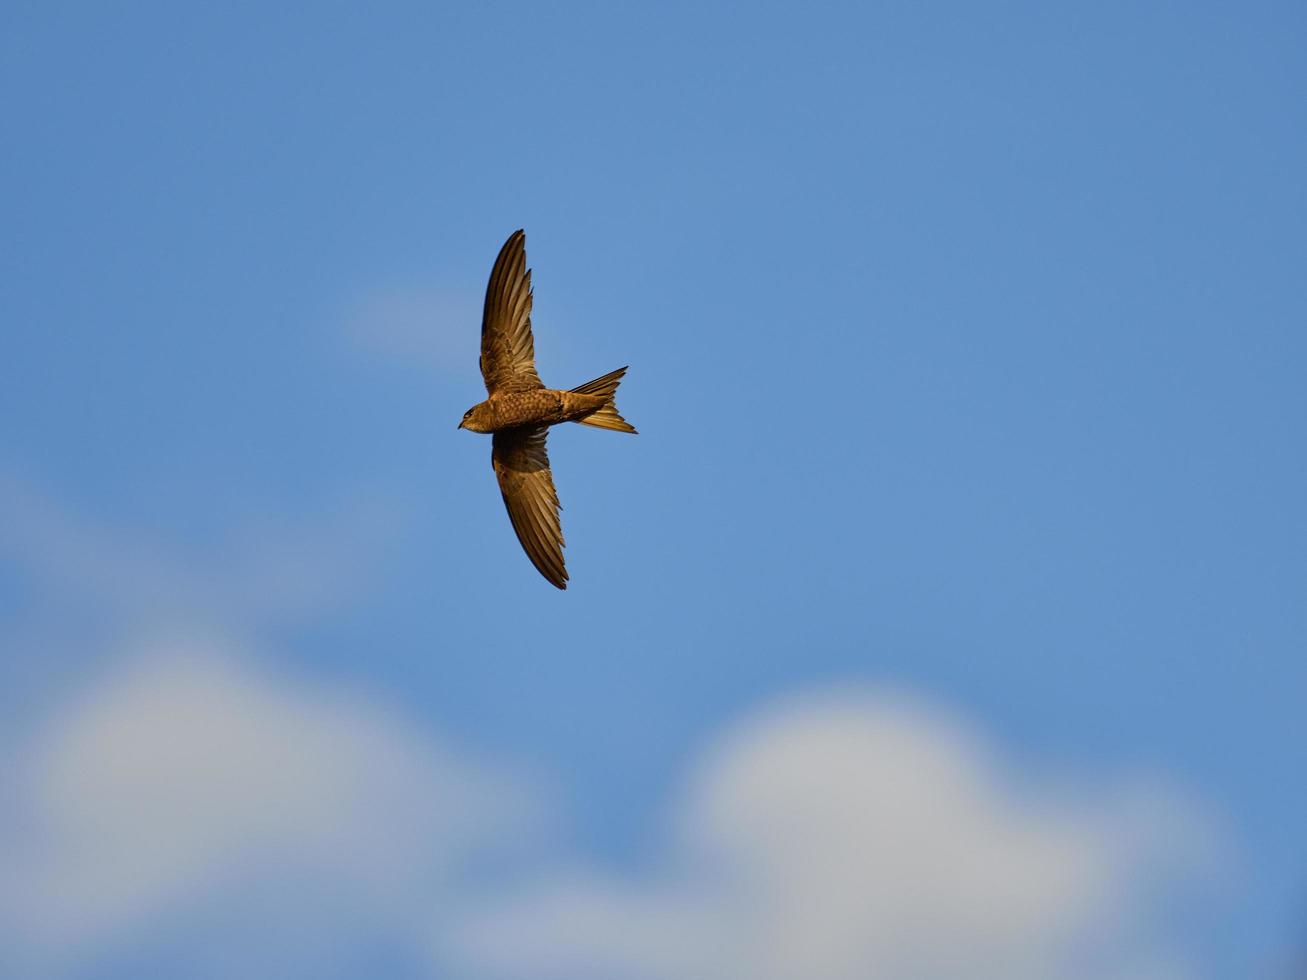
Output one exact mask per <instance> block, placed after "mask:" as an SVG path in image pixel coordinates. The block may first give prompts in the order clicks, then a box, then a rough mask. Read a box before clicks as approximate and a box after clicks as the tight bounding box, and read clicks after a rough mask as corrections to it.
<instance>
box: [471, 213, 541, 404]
mask: <svg viewBox="0 0 1307 980" xmlns="http://www.w3.org/2000/svg"><path fill="white" fill-rule="evenodd" d="M481 376H482V377H483V378H484V379H485V382H486V391H488V392H489V393H490V394H492V395H495V394H500V393H509V392H515V391H533V390H534V389H536V388H543V387H544V385H543V384H542V383H541V381H540V375H538V374H536V352H535V341H534V340H533V339H532V337H531V270H530V269H528V268H527V267H526V235H525V233H523V231H522V230H521V229H520V228H519V229H518V230H517V231H515V232H513V234H511V235H509V236H508V241H506V242H504V247H503V248H501V249H500V250H499V257H498V258H497V259H495V267H494V268H493V269H491V270H490V282H489V283H488V284H487V285H486V306H485V311H484V312H483V313H482V315H481Z"/></svg>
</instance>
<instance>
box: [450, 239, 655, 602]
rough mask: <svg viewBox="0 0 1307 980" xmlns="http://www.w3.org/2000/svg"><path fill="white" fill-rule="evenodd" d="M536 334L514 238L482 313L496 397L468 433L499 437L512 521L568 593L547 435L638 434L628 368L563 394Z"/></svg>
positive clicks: (522, 254) (484, 350) (490, 387)
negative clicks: (622, 393) (538, 350)
mask: <svg viewBox="0 0 1307 980" xmlns="http://www.w3.org/2000/svg"><path fill="white" fill-rule="evenodd" d="M535 356H536V355H535V341H534V340H533V338H532V336H531V270H530V269H528V268H527V267H526V235H525V234H524V233H523V232H522V230H521V229H518V230H517V231H515V232H513V234H511V235H509V236H508V241H506V242H504V247H503V248H501V249H500V250H499V258H497V259H495V267H494V268H493V269H491V271H490V283H489V284H488V285H487V286H486V307H485V312H484V313H483V314H482V316H481V376H482V377H483V378H484V379H485V382H486V391H487V392H489V394H490V397H489V398H487V399H486V400H485V401H483V402H481V403H480V404H479V405H473V406H472V407H471V408H469V409H468V410H467V411H466V412H464V413H463V421H461V422H459V423H458V427H459V428H460V429H470V430H471V431H473V432H493V433H494V443H493V447H492V450H491V455H490V461H491V463H492V465H493V466H494V468H495V476H496V477H497V478H498V479H499V490H500V492H501V493H503V495H504V505H505V506H506V507H507V508H508V517H509V520H511V521H512V522H513V530H514V531H516V532H517V540H518V541H520V542H522V547H523V548H524V549H525V550H526V555H527V557H528V558H530V559H531V564H533V565H535V567H536V569H537V570H538V571H539V572H540V574H541V575H543V576H544V577H545V578H547V579H548V580H549V581H550V582H551V583H552V584H554V585H556V586H557V587H558V588H560V589H565V588H567V569H566V568H565V567H564V566H563V528H562V525H561V524H560V523H559V520H558V512H559V511H560V510H561V509H562V506H561V505H560V504H559V503H558V494H557V492H555V490H554V478H553V475H552V474H551V473H550V472H549V456H548V454H546V452H545V436H546V434H547V433H548V432H549V427H550V426H551V425H557V424H558V423H559V422H580V423H581V424H582V425H593V426H595V427H596V428H599V429H612V430H614V431H616V432H635V428H634V426H632V425H631V424H630V423H629V422H627V421H626V419H624V418H622V416H621V415H619V414H618V413H617V405H616V404H615V403H614V401H613V397H614V395H615V394H616V392H617V386H618V385H619V384H620V383H621V380H622V375H624V374H625V373H626V368H624V367H623V368H618V369H617V370H616V371H612V372H610V373H608V374H605V375H604V376H603V377H602V378H595V379H594V380H593V381H587V382H586V383H585V384H583V385H581V386H579V387H577V388H572V389H571V390H570V391H561V390H559V389H556V388H546V387H545V386H544V382H542V381H541V380H540V375H538V374H536V365H535Z"/></svg>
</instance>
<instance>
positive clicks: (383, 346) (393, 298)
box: [345, 285, 481, 375]
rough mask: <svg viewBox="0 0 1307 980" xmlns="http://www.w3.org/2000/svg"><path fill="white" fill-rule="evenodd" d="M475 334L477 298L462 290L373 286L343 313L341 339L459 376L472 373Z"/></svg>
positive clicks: (478, 320) (478, 326)
mask: <svg viewBox="0 0 1307 980" xmlns="http://www.w3.org/2000/svg"><path fill="white" fill-rule="evenodd" d="M480 330H481V297H480V296H479V295H477V294H475V293H473V292H471V291H466V290H453V289H438V288H433V287H423V286H399V285H392V286H385V287H377V288H374V289H372V290H371V291H369V292H367V293H364V294H363V295H361V296H359V297H358V298H356V299H355V300H354V301H353V302H352V303H351V304H350V305H349V306H348V308H347V310H346V313H345V336H346V338H347V339H348V340H349V341H350V342H351V343H353V344H355V345H357V346H358V347H359V348H361V349H363V350H368V351H372V352H374V353H376V354H380V355H383V356H386V357H391V358H395V359H398V360H402V361H405V362H408V363H412V364H416V365H419V366H422V367H426V368H435V369H437V370H440V371H447V372H457V373H458V374H460V375H465V374H466V373H467V372H468V371H469V370H475V366H476V359H477V351H478V343H479V340H478V338H479V337H480ZM469 366H471V367H469Z"/></svg>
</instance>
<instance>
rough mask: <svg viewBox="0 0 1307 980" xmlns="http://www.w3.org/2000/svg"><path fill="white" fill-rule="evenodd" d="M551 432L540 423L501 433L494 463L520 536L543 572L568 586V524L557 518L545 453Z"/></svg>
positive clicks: (497, 436)
mask: <svg viewBox="0 0 1307 980" xmlns="http://www.w3.org/2000/svg"><path fill="white" fill-rule="evenodd" d="M548 431H549V430H548V429H547V428H544V427H541V428H538V429H511V430H508V431H505V432H496V433H495V437H494V448H493V450H492V453H491V462H492V463H493V464H494V467H495V476H496V477H497V478H498V480H499V490H500V492H501V493H502V494H503V495H504V505H505V506H506V507H507V508H508V517H509V519H510V520H511V521H512V522H513V530H514V531H516V532H517V540H518V541H520V542H522V547H523V549H525V551H526V555H527V557H528V558H530V559H531V564H533V565H535V567H536V569H537V570H538V571H539V572H540V574H541V575H543V576H544V577H545V578H547V579H548V580H549V581H550V583H551V584H553V585H555V586H557V587H558V588H560V589H565V588H567V569H566V568H564V567H563V526H562V524H561V523H560V521H559V519H558V512H559V511H560V510H561V509H562V506H561V505H560V504H559V503H558V493H557V491H555V490H554V478H553V475H552V474H551V473H550V472H549V455H548V453H546V452H545V435H546V434H547V433H548Z"/></svg>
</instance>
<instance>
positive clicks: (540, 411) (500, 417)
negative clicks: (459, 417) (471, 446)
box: [463, 388, 608, 432]
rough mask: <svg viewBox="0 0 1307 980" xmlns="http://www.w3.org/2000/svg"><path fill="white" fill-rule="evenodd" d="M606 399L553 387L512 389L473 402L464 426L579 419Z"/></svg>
mask: <svg viewBox="0 0 1307 980" xmlns="http://www.w3.org/2000/svg"><path fill="white" fill-rule="evenodd" d="M607 401H608V399H607V398H604V397H603V396H602V395H584V394H581V393H580V392H576V391H559V390H557V389H554V388H537V389H536V390H535V391H519V392H513V393H511V394H507V395H499V396H497V397H494V398H487V399H486V400H485V401H483V402H481V404H479V405H476V406H474V407H473V409H472V415H471V417H470V418H469V419H468V420H467V421H466V422H464V423H463V428H465V429H471V430H472V431H473V432H502V431H504V430H505V429H519V428H522V427H523V426H536V425H557V424H558V423H559V422H580V421H582V420H584V419H585V417H586V416H587V415H591V414H593V413H594V412H596V411H598V410H599V409H601V408H603V407H604V404H605V403H606V402H607Z"/></svg>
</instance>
